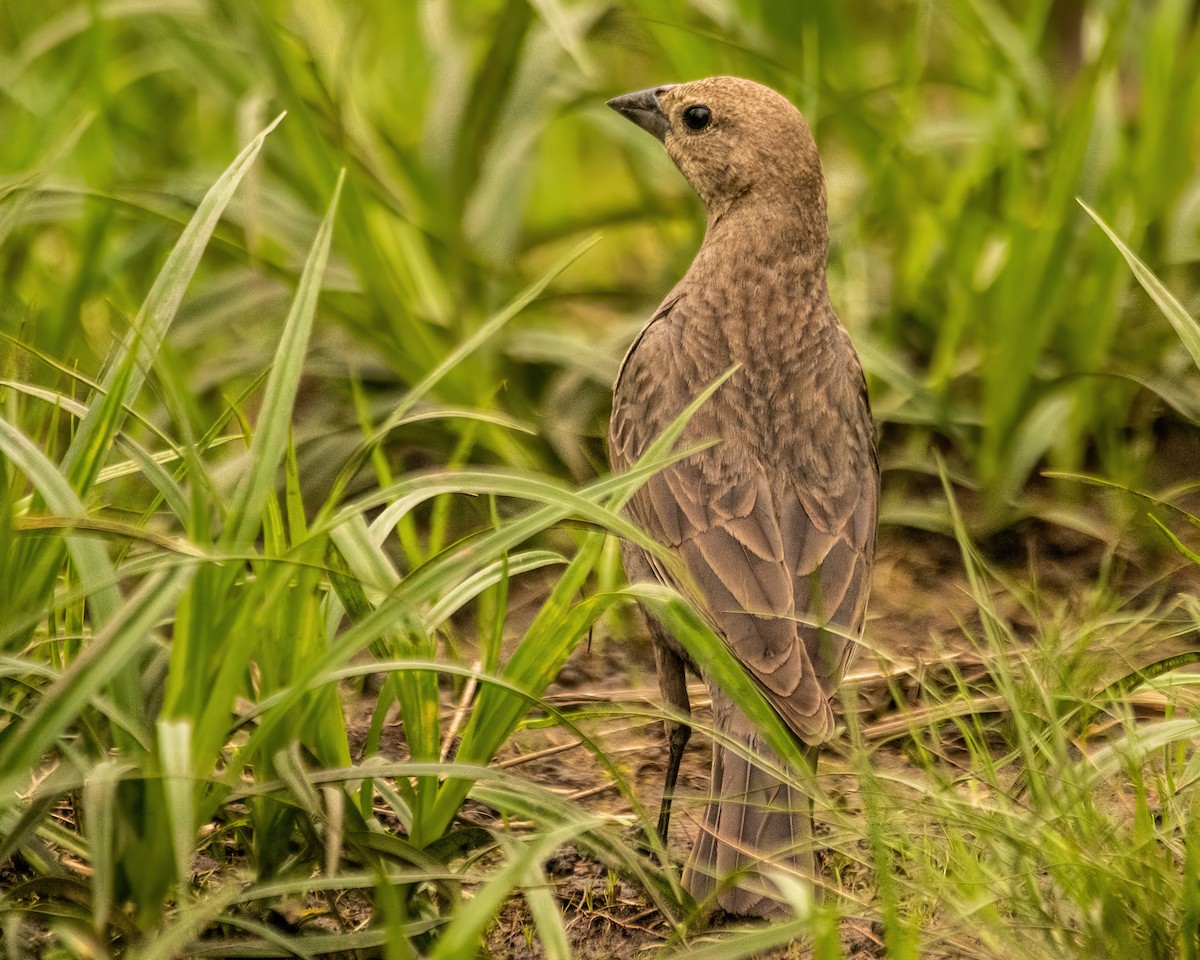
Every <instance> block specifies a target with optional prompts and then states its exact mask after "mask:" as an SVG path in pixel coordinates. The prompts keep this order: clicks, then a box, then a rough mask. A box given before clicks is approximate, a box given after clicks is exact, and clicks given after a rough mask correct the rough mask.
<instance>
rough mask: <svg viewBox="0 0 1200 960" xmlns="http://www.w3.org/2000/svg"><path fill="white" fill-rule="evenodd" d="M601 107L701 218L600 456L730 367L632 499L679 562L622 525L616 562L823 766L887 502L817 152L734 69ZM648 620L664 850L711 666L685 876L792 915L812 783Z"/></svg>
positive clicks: (717, 896) (639, 518)
mask: <svg viewBox="0 0 1200 960" xmlns="http://www.w3.org/2000/svg"><path fill="white" fill-rule="evenodd" d="M608 105H609V106H610V107H612V108H613V109H614V110H616V111H617V112H618V113H620V114H621V115H623V116H624V117H626V118H628V119H629V120H631V121H633V123H635V124H637V126H639V127H641V128H642V129H643V130H645V131H646V132H648V133H650V134H651V135H653V136H654V137H656V138H657V139H658V140H659V141H661V143H662V144H663V145H664V146H665V147H666V152H667V154H668V156H669V157H670V158H671V160H673V161H674V163H675V165H676V166H677V167H678V168H679V170H680V172H681V173H682V174H683V176H684V177H685V178H686V180H687V181H688V182H689V183H690V184H691V186H692V188H693V189H694V190H695V192H696V193H697V194H698V195H699V197H700V199H701V200H702V201H703V203H704V206H705V210H706V214H707V223H706V228H705V233H704V239H703V242H702V243H701V245H700V248H699V250H698V251H697V253H696V255H695V258H694V259H693V260H692V263H691V266H690V267H689V268H688V270H687V272H686V273H685V274H684V276H683V277H682V278H681V279H680V280H679V282H678V283H676V284H675V286H674V287H673V288H672V289H671V290H670V292H669V293H667V295H666V297H665V298H664V299H663V300H662V302H661V304H660V305H659V306H658V308H657V309H656V310H655V311H654V313H653V315H652V316H651V317H650V320H649V321H648V322H647V323H646V324H645V325H644V326H643V327H642V329H641V332H640V333H639V334H638V335H637V337H636V339H635V340H634V342H633V345H632V346H631V347H630V348H629V350H628V352H627V353H626V354H625V358H624V360H623V361H622V363H621V366H620V370H619V373H618V375H617V378H616V382H615V384H614V387H613V406H612V415H611V420H610V424H609V436H608V449H609V459H610V463H611V466H612V468H613V470H614V472H619V471H622V470H625V469H627V468H628V467H629V466H630V465H631V464H633V463H635V462H636V461H637V460H638V459H639V457H641V456H642V454H643V453H644V452H645V451H646V449H647V447H648V446H649V445H650V444H651V443H652V442H653V440H654V439H655V438H656V437H657V436H658V435H659V434H660V433H661V432H662V431H663V429H664V428H666V427H667V426H668V425H669V424H670V423H671V422H672V421H673V420H674V419H675V418H676V417H677V416H678V415H679V414H680V413H681V411H683V410H684V408H685V407H687V405H688V404H689V402H690V401H692V400H693V399H694V398H695V397H697V396H698V395H699V394H700V392H701V391H702V390H703V389H704V388H705V387H707V386H708V385H710V384H712V383H713V382H714V381H716V380H717V378H719V377H721V376H722V375H724V374H729V375H728V379H727V380H725V381H724V382H723V383H721V384H720V385H719V386H718V387H717V388H716V390H715V392H714V393H713V394H712V396H711V397H709V398H708V399H707V400H706V401H705V402H704V403H703V404H702V405H701V406H700V407H699V408H698V410H697V411H696V412H695V414H694V415H693V416H692V418H691V420H689V421H688V423H687V426H686V428H685V430H684V432H683V434H682V437H681V440H680V444H681V447H691V446H692V445H695V446H696V447H699V446H700V445H701V444H703V443H708V444H709V445H707V446H705V447H704V448H703V449H701V450H699V452H695V453H692V454H691V455H690V456H687V457H685V458H684V459H680V460H677V461H676V462H674V463H672V464H671V465H669V466H667V467H666V468H665V469H663V470H661V471H660V472H658V473H656V474H654V475H653V476H652V477H651V478H650V479H649V480H648V481H647V482H646V483H645V484H644V485H643V486H642V487H641V488H640V489H639V490H638V491H637V493H636V494H635V495H634V496H633V497H632V499H631V500H630V501H629V503H628V506H627V508H626V510H627V513H628V514H629V515H630V516H631V518H632V519H633V520H634V521H635V523H636V524H637V525H638V526H640V527H641V528H642V529H643V530H644V531H645V532H646V533H648V534H649V536H650V537H651V538H652V539H653V540H654V541H656V542H657V543H658V544H660V545H661V546H662V547H664V548H665V549H666V551H667V553H668V555H671V556H673V557H674V558H675V560H676V561H678V562H677V563H676V564H674V565H671V564H666V563H663V562H661V561H660V560H659V559H658V558H656V557H655V556H654V555H653V554H652V553H651V552H649V551H647V550H644V549H642V548H641V547H640V546H638V545H637V544H636V543H634V542H633V541H630V540H625V541H623V542H622V556H623V560H624V563H625V571H626V575H627V578H628V579H629V581H630V582H631V583H639V582H645V583H660V584H665V585H667V586H670V587H672V588H674V589H676V590H677V591H679V592H680V593H682V594H683V595H685V596H686V597H688V599H689V600H690V601H691V602H692V603H693V604H694V605H695V606H696V608H697V609H698V610H699V612H700V613H701V614H702V616H703V617H705V619H706V620H707V622H708V623H709V624H710V625H711V627H712V628H713V630H714V631H715V632H716V634H717V635H718V636H719V637H720V638H721V639H722V640H723V642H724V644H725V645H726V647H727V649H728V650H729V651H730V652H731V653H732V654H733V656H734V657H735V658H736V659H737V660H738V661H739V662H740V664H741V665H742V667H743V668H744V669H745V670H746V672H747V674H748V675H749V677H750V678H752V680H753V681H754V683H755V684H756V685H757V688H758V689H759V691H760V692H761V693H762V694H763V695H764V696H765V698H766V700H767V702H768V703H769V704H770V705H771V707H772V708H773V709H774V710H775V711H776V712H777V714H778V715H779V717H780V718H781V719H782V720H783V722H784V723H785V724H786V726H787V728H788V729H789V731H790V732H791V734H792V735H793V736H794V737H795V738H796V740H797V743H798V746H799V747H800V748H801V749H802V750H803V751H804V755H805V757H806V759H807V760H808V762H809V764H810V770H809V773H810V774H811V775H815V769H816V759H817V753H818V751H819V749H820V746H821V744H823V743H825V742H827V741H828V740H829V739H830V738H831V737H832V736H833V735H834V732H835V717H834V713H833V709H832V706H831V700H832V698H833V697H834V696H835V694H836V692H837V688H838V685H839V683H840V681H841V678H842V677H843V675H844V673H845V671H846V668H847V666H848V664H849V662H850V660H851V658H852V657H853V656H854V654H855V651H856V649H857V647H858V645H859V643H858V640H859V639H860V638H861V634H862V629H863V622H864V619H865V615H866V608H867V600H868V595H869V593H870V583H871V570H872V565H873V561H874V553H875V539H876V527H877V518H878V511H879V462H878V456H877V452H876V431H875V426H874V422H873V419H872V416H871V410H870V405H869V401H868V397H867V386H866V380H865V377H864V374H863V370H862V366H861V363H860V361H859V358H858V354H857V353H856V351H855V349H854V346H853V344H852V342H851V340H850V337H849V335H848V334H847V332H846V330H845V329H844V328H843V327H842V325H841V323H840V322H839V320H838V317H837V314H836V313H835V312H834V309H833V306H832V305H831V302H830V298H829V290H828V283H827V258H828V250H829V223H828V213H827V201H826V191H825V178H824V174H823V171H822V167H821V160H820V157H819V155H818V153H817V147H816V144H815V142H814V139H813V136H812V132H811V131H810V129H809V126H808V123H807V122H806V120H805V119H804V117H803V115H802V114H801V113H800V111H799V110H798V109H797V108H796V107H795V106H794V105H793V104H792V103H791V102H790V101H789V100H787V98H785V97H784V96H783V95H781V94H780V93H778V92H776V91H774V90H772V89H770V88H769V87H766V86H763V85H761V84H759V83H756V82H754V81H751V80H746V79H742V78H738V77H725V76H721V77H709V78H706V79H702V80H695V81H692V82H686V83H677V84H667V85H663V86H658V87H654V88H651V89H647V90H639V91H636V92H634V93H629V94H625V95H623V96H619V97H615V98H614V99H612V100H609V101H608ZM731 370H732V373H731V374H730V373H729V371H731ZM647 622H648V627H649V630H650V633H651V638H652V640H653V641H654V651H655V661H656V667H657V672H658V681H659V687H660V690H661V693H662V697H663V700H664V703H665V706H666V708H667V709H666V715H667V719H666V721H665V731H666V736H667V742H668V758H667V769H666V776H665V784H664V791H663V801H662V806H661V808H660V811H661V812H660V816H659V820H658V830H659V834H660V835H661V837H662V840H663V842H664V844H665V843H666V841H667V833H668V830H669V826H670V812H671V798H672V795H673V793H674V789H675V782H676V779H677V777H678V772H679V764H680V761H681V759H682V757H683V753H684V749H685V747H686V745H687V742H688V739H689V737H690V732H691V728H690V726H689V724H688V723H687V722H686V720H687V718H689V717H690V701H689V697H688V691H687V672H688V671H691V672H693V673H697V674H699V675H700V677H701V678H702V679H704V680H705V682H706V685H707V687H708V689H709V693H710V695H711V698H712V709H713V722H714V726H715V728H716V730H717V732H718V733H719V734H720V736H719V737H717V738H715V739H716V742H715V743H714V749H713V759H712V778H711V785H710V790H709V799H708V803H707V806H706V809H705V812H704V817H703V821H702V824H701V828H700V833H699V836H698V838H697V840H696V843H695V845H694V847H693V849H692V853H691V856H690V857H689V859H688V861H687V864H686V866H685V868H684V872H683V885H684V887H685V889H687V890H688V892H689V893H690V894H691V895H692V896H693V897H694V898H695V899H696V901H698V902H701V903H705V902H708V903H714V902H715V905H716V906H718V907H720V908H721V909H722V910H724V911H725V912H726V913H728V914H732V915H735V916H745V917H765V918H774V917H778V916H781V915H788V914H789V912H790V908H789V907H788V905H787V904H788V901H787V898H786V893H787V891H786V890H785V889H784V887H781V886H780V885H777V884H776V883H775V882H774V881H773V880H772V877H773V876H778V874H779V873H780V872H786V873H790V874H791V875H792V876H793V877H796V878H798V879H799V881H800V882H801V883H804V884H806V885H807V889H809V890H810V892H811V893H812V894H813V895H814V896H819V893H820V887H819V884H818V882H817V881H818V878H817V873H816V854H815V849H814V837H813V827H814V823H813V804H812V800H811V793H806V791H804V790H803V789H801V788H800V787H799V786H798V784H797V782H796V778H793V779H792V780H791V782H789V781H787V780H785V779H783V778H781V777H780V776H779V775H777V774H776V773H772V772H771V770H770V767H771V766H775V768H776V770H779V769H780V766H779V765H780V761H779V759H778V757H777V756H776V755H775V754H774V753H773V752H772V751H771V750H770V749H769V748H768V747H767V745H766V742H765V739H764V738H763V736H762V735H761V733H760V732H759V730H758V729H757V728H756V727H755V725H754V724H753V723H752V722H751V721H750V720H749V718H748V717H746V715H745V714H744V713H743V712H742V711H741V710H740V709H739V708H738V707H737V705H736V704H735V703H734V702H733V701H732V700H731V699H730V697H729V696H727V695H726V694H725V692H724V691H723V690H722V689H721V688H720V686H719V685H717V684H716V683H715V682H714V681H713V680H712V678H710V677H709V676H707V675H706V673H705V668H704V667H705V665H704V664H703V663H700V664H697V663H694V662H693V661H692V658H691V657H690V656H689V654H688V653H687V651H686V650H685V649H684V647H683V645H682V644H681V643H680V642H679V641H678V640H677V639H676V638H675V637H674V636H672V634H671V633H670V631H669V630H668V629H667V628H666V627H665V626H664V624H663V623H661V622H660V621H658V620H656V619H655V618H654V616H653V615H648V616H647ZM733 743H737V744H740V745H741V749H734V748H732V747H731V744H733ZM751 757H754V758H761V760H760V761H759V762H755V761H754V760H751V759H750V758H751ZM801 779H802V778H801ZM784 886H786V884H785V885H784Z"/></svg>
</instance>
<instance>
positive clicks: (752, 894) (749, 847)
mask: <svg viewBox="0 0 1200 960" xmlns="http://www.w3.org/2000/svg"><path fill="white" fill-rule="evenodd" d="M714 706H716V704H714ZM722 714H724V716H722ZM717 725H718V729H719V730H720V731H721V732H723V733H725V734H726V735H727V736H729V737H731V738H733V739H735V740H738V741H741V743H742V744H744V745H745V747H746V749H747V751H748V753H749V754H750V755H751V756H753V757H757V758H761V761H760V762H759V763H756V762H755V761H753V760H750V759H748V758H747V757H746V756H744V755H742V754H741V753H740V752H738V751H735V750H733V749H731V748H729V747H726V746H722V745H721V744H719V743H718V744H714V746H713V762H712V786H711V790H712V794H711V796H710V798H709V801H708V806H707V808H706V809H705V812H704V822H703V824H702V825H701V827H700V834H699V836H698V837H697V838H696V845H695V847H693V849H692V855H691V857H690V858H689V859H688V864H687V867H686V868H685V869H684V872H683V885H684V886H685V887H686V888H687V890H688V892H689V893H690V894H691V895H692V896H693V897H695V898H696V900H698V901H699V900H704V899H707V898H708V897H710V896H711V895H712V893H713V891H714V890H717V891H719V892H718V893H717V905H718V906H720V907H721V908H722V909H723V910H725V911H726V912H727V913H731V914H736V915H739V916H749V917H773V916H779V915H789V916H790V915H791V914H792V910H791V908H790V907H789V906H788V905H787V903H786V902H784V901H783V900H782V899H780V896H779V893H778V887H776V885H775V883H774V881H773V880H772V876H779V875H781V874H785V875H790V876H791V877H794V878H796V879H799V880H801V882H804V881H808V882H809V883H810V884H811V883H812V881H813V880H814V879H815V877H816V857H815V854H814V849H813V807H812V800H811V798H810V797H809V796H808V795H806V794H805V793H804V792H803V791H802V790H800V789H799V788H798V787H796V786H792V785H790V784H788V783H785V782H783V781H781V780H780V779H779V778H778V777H777V776H775V775H774V774H773V773H770V772H768V771H767V770H765V769H763V766H761V765H760V763H761V762H765V763H766V764H770V765H773V766H775V767H776V768H780V767H781V766H782V765H781V763H780V761H779V760H778V758H777V757H776V756H775V754H774V752H773V751H772V750H771V749H770V747H768V746H767V745H766V743H765V742H764V741H763V739H762V736H761V734H759V732H758V731H757V730H756V729H755V728H754V726H753V725H752V724H751V723H750V721H749V720H748V719H747V718H746V717H745V716H743V715H742V713H741V712H740V711H739V710H736V709H730V710H729V711H720V710H718V711H717ZM806 752H807V758H808V760H809V766H810V769H811V770H812V771H813V772H814V773H815V771H816V762H817V748H816V747H809V748H807V751H806ZM818 891H819V887H817V886H815V885H814V886H813V893H814V896H816V894H817V892H818Z"/></svg>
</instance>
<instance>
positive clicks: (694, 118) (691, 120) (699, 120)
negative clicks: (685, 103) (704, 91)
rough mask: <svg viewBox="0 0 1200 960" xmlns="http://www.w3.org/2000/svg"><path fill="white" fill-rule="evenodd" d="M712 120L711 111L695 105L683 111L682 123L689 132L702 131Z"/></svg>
mask: <svg viewBox="0 0 1200 960" xmlns="http://www.w3.org/2000/svg"><path fill="white" fill-rule="evenodd" d="M711 120H712V111H711V110H709V109H708V107H706V106H705V105H704V104H702V103H697V104H696V105H695V106H691V107H688V108H687V109H686V110H684V111H683V123H684V125H685V126H686V127H687V128H688V129H689V130H703V129H704V128H705V127H707V126H708V124H709V122H710V121H711Z"/></svg>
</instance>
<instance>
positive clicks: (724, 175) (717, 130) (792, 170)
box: [608, 77, 825, 221]
mask: <svg viewBox="0 0 1200 960" xmlns="http://www.w3.org/2000/svg"><path fill="white" fill-rule="evenodd" d="M608 105H609V106H610V107H612V108H613V109H614V110H616V111H617V112H618V113H620V114H621V115H622V116H624V117H626V118H628V119H629V120H632V121H633V122H634V123H636V124H637V125H638V126H639V127H641V128H642V129H643V130H645V131H647V132H648V133H651V134H653V135H654V136H655V137H657V138H658V139H659V140H661V141H662V142H663V144H665V146H666V148H667V153H668V155H669V156H670V157H671V159H672V160H674V161H675V165H676V166H677V167H679V169H680V170H681V171H682V173H683V175H684V176H685V177H687V179H688V182H689V183H690V184H691V185H692V187H693V188H694V189H695V191H696V193H698V194H699V195H700V198H701V199H702V200H703V201H704V203H705V206H706V207H708V210H709V214H710V216H711V215H714V214H716V215H720V214H723V213H724V212H725V211H726V210H728V209H729V208H730V207H732V206H733V205H734V204H739V203H743V202H749V203H750V204H753V205H758V204H764V205H767V206H772V207H775V208H778V207H779V206H783V207H786V208H791V209H796V208H799V212H800V213H801V215H803V216H805V217H809V218H814V219H818V218H819V219H820V220H821V221H824V219H825V180H824V177H823V176H822V173H821V160H820V158H819V156H818V155H817V147H816V144H815V143H814V142H813V137H812V133H811V132H810V131H809V129H808V124H807V123H806V122H805V120H804V117H803V116H802V115H801V113H800V111H799V110H797V109H796V108H795V107H794V106H792V104H791V103H790V102H788V100H787V99H786V98H784V97H783V96H781V95H780V94H778V93H776V92H775V91H774V90H772V89H770V88H769V87H764V86H763V85H762V84H759V83H755V82H753V81H752V80H743V79H741V78H740V77H709V78H707V79H705V80H696V81H693V82H692V83H676V84H669V85H664V86H661V87H654V88H652V89H649V90H639V91H637V92H636V93H628V94H625V95H624V96H622V97H615V98H613V99H612V100H609V101H608Z"/></svg>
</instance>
